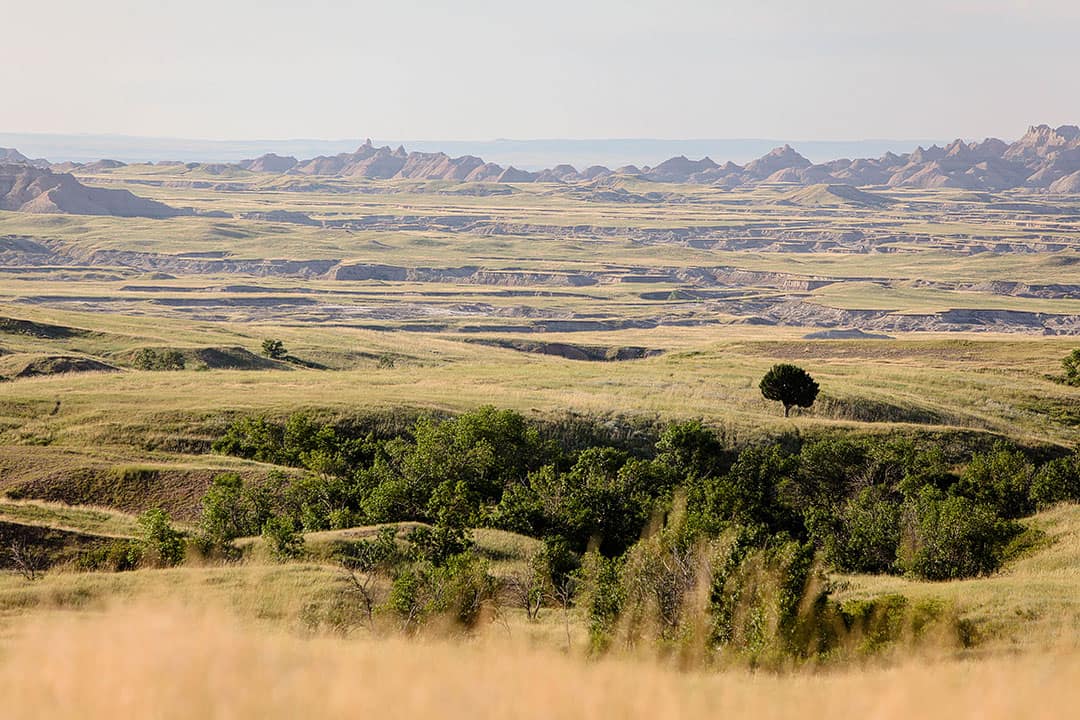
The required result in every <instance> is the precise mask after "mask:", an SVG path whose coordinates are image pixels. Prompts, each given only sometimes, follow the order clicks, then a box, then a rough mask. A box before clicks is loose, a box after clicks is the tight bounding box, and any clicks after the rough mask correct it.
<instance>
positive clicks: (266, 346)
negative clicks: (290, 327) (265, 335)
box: [262, 340, 289, 360]
mask: <svg viewBox="0 0 1080 720" xmlns="http://www.w3.org/2000/svg"><path fill="white" fill-rule="evenodd" d="M262 353H263V355H265V356H266V357H268V358H270V359H272V360H282V359H284V358H285V357H286V356H287V355H288V354H289V351H288V350H286V349H285V343H283V342H281V341H280V340H263V344H262Z"/></svg>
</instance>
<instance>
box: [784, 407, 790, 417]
mask: <svg viewBox="0 0 1080 720" xmlns="http://www.w3.org/2000/svg"><path fill="white" fill-rule="evenodd" d="M789 415H791V406H790V405H785V406H784V417H788V416H789Z"/></svg>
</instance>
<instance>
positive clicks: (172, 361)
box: [131, 348, 185, 370]
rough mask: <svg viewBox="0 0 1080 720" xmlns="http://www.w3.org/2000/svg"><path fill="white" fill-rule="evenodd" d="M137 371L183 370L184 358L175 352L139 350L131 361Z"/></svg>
mask: <svg viewBox="0 0 1080 720" xmlns="http://www.w3.org/2000/svg"><path fill="white" fill-rule="evenodd" d="M131 364H132V365H134V366H135V367H136V368H138V369H139V370H183V369H184V366H185V362H184V356H183V354H182V353H180V352H179V351H177V350H154V349H153V348H141V349H139V350H138V351H137V352H136V353H135V356H134V357H133V358H132V360H131Z"/></svg>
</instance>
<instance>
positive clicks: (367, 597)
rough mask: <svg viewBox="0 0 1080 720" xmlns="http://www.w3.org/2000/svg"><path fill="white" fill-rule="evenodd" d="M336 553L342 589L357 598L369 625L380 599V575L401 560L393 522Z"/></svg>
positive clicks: (385, 574) (391, 568) (402, 557)
mask: <svg viewBox="0 0 1080 720" xmlns="http://www.w3.org/2000/svg"><path fill="white" fill-rule="evenodd" d="M338 554H339V558H340V560H341V568H342V572H343V573H344V580H345V583H346V592H348V593H349V594H352V595H356V596H357V597H359V598H360V602H361V604H362V605H363V606H364V614H365V615H366V616H367V624H368V627H369V628H370V627H372V626H373V625H374V622H375V608H376V607H378V606H379V604H380V603H381V600H380V596H379V593H378V590H379V580H380V578H382V577H384V576H389V575H390V574H391V573H392V572H393V570H394V568H396V567H397V566H398V565H399V564H401V563H402V562H403V561H404V556H403V553H402V552H401V549H400V548H399V547H398V544H397V526H396V525H387V526H385V527H381V528H379V533H378V535H376V536H375V538H374V539H371V540H361V541H359V542H355V543H349V544H348V545H345V546H344V547H343V548H342V549H341V550H340V551H339V553H338Z"/></svg>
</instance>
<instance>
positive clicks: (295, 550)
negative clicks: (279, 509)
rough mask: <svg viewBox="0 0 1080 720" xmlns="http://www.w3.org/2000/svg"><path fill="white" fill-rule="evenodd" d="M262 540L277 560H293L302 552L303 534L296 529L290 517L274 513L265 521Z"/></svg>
mask: <svg viewBox="0 0 1080 720" xmlns="http://www.w3.org/2000/svg"><path fill="white" fill-rule="evenodd" d="M262 536H263V540H265V541H266V544H267V545H268V546H269V547H270V553H271V554H272V555H273V556H274V558H275V559H277V560H278V561H281V562H284V561H286V560H294V559H296V558H298V557H300V556H301V555H303V554H304V536H303V535H301V534H300V533H299V532H297V531H296V526H295V524H294V523H293V520H292V518H290V517H288V516H285V515H275V516H274V517H272V518H270V519H269V520H267V521H266V523H265V524H264V525H263V530H262Z"/></svg>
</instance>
